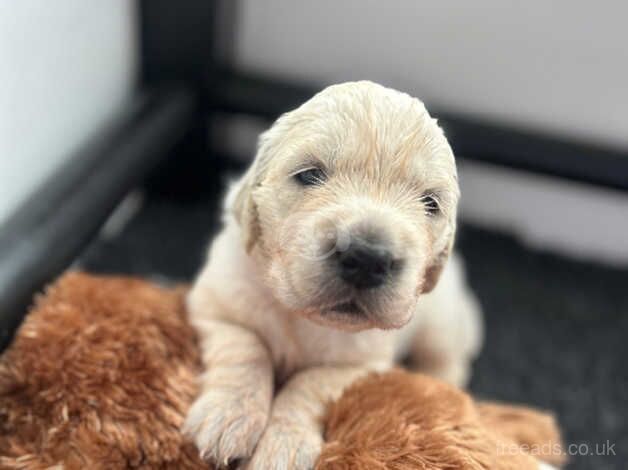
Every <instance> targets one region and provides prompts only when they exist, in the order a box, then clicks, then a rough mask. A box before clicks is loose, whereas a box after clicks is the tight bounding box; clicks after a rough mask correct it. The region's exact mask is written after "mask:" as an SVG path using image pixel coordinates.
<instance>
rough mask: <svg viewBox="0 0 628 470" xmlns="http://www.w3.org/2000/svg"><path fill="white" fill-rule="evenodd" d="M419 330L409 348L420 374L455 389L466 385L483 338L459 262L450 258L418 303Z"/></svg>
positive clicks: (479, 317) (478, 313)
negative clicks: (429, 291) (439, 380)
mask: <svg viewBox="0 0 628 470" xmlns="http://www.w3.org/2000/svg"><path fill="white" fill-rule="evenodd" d="M416 315H417V317H418V318H417V320H418V325H419V326H418V328H417V333H416V336H415V338H414V341H413V343H412V345H411V356H412V360H413V363H414V364H415V365H416V366H417V368H419V369H420V370H421V371H422V372H425V373H427V374H430V375H432V376H434V377H436V378H439V379H442V380H445V381H446V382H449V383H452V384H454V385H457V386H464V385H466V384H467V382H468V380H469V378H470V373H471V362H472V361H473V359H474V358H475V357H476V356H477V354H478V352H479V350H480V348H481V345H482V339H483V324H482V313H481V310H480V306H479V303H478V302H477V300H476V298H475V296H474V294H473V293H472V292H471V290H470V289H469V287H468V286H467V284H466V281H465V279H464V274H463V270H462V262H461V260H460V259H459V258H458V257H457V256H455V255H454V256H452V258H451V259H450V261H449V263H448V265H447V267H446V268H445V271H444V272H443V275H442V276H441V279H440V281H439V283H438V285H437V286H436V288H435V289H434V290H433V291H432V292H431V293H429V294H427V295H425V296H424V297H423V298H422V299H420V300H419V305H418V307H417V312H416Z"/></svg>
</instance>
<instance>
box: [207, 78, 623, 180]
mask: <svg viewBox="0 0 628 470" xmlns="http://www.w3.org/2000/svg"><path fill="white" fill-rule="evenodd" d="M320 88H321V87H316V86H313V85H307V84H298V83H292V82H289V81H285V80H275V79H272V78H265V77H259V76H255V75H247V74H243V73H240V72H233V71H228V70H227V71H224V70H223V71H222V72H221V73H219V74H217V75H216V76H215V77H214V78H213V79H212V81H210V82H209V83H208V88H207V93H206V95H207V96H208V100H209V101H208V102H207V103H206V104H205V110H206V111H207V112H210V110H212V109H218V110H221V111H226V112H233V113H242V114H249V115H257V116H260V117H263V118H267V119H274V118H276V117H277V116H278V115H280V114H281V113H283V112H285V111H288V110H290V109H293V108H295V107H297V106H298V105H299V104H301V103H303V102H304V101H305V100H307V99H309V98H310V97H311V96H312V95H313V94H314V93H315V92H316V91H318V90H319V89H320ZM430 112H431V114H432V115H433V116H434V117H437V118H438V120H439V122H440V124H441V125H442V126H443V128H444V129H445V131H446V134H447V137H448V139H449V141H450V143H451V145H452V147H453V149H454V152H455V154H456V155H457V156H459V157H461V158H463V159H468V160H476V161H481V162H486V163H490V164H495V165H500V166H505V167H510V168H514V169H520V170H525V171H529V172H534V173H540V174H545V175H550V176H556V177H560V178H566V179H569V180H573V181H579V182H583V183H589V184H595V185H600V186H604V187H608V188H613V189H619V190H628V151H618V150H613V149H610V148H603V147H599V146H595V145H590V144H587V143H578V142H572V141H569V140H565V139H561V138H556V137H553V136H548V135H542V134H538V133H536V132H530V131H522V130H519V129H515V128H512V127H508V126H504V125H501V124H497V123H493V122H488V121H484V120H481V119H476V118H474V117H470V116H461V115H458V114H455V113H449V112H444V111H439V110H438V109H431V110H430Z"/></svg>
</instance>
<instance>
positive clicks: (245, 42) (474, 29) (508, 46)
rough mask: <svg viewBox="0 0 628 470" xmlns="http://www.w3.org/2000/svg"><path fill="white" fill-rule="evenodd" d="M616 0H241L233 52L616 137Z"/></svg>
mask: <svg viewBox="0 0 628 470" xmlns="http://www.w3.org/2000/svg"><path fill="white" fill-rule="evenodd" d="M626 18H628V2H625V1H608V2H602V3H600V2H586V1H581V0H554V1H551V2H548V1H545V0H529V1H525V2H515V1H504V0H476V1H467V2H461V1H453V0H427V1H416V0H386V1H381V0H343V1H336V0H317V1H310V0H263V1H258V0H242V7H241V8H240V23H239V28H240V29H239V42H238V44H237V49H236V51H237V62H238V64H239V65H240V66H242V67H244V68H246V69H254V70H258V71H265V72H270V73H281V74H283V75H288V76H292V77H297V78H303V79H307V80H313V81H322V82H323V83H325V82H338V81H346V80H352V79H359V78H369V79H372V80H375V81H380V82H383V83H385V84H388V85H390V86H393V87H397V88H400V89H403V90H405V91H408V92H410V93H413V94H415V95H416V96H418V97H420V98H422V99H423V100H424V101H426V102H427V103H428V104H431V105H433V106H434V105H436V106H438V107H441V108H446V109H451V110H455V111H458V112H468V113H473V114H480V115H484V116H489V117H491V118H499V119H502V120H505V121H510V122H513V123H517V124H523V125H525V126H530V127H533V128H537V129H547V130H550V131H552V132H558V133H561V134H565V135H570V136H575V137H579V138H587V139H589V138H592V139H595V140H599V141H601V142H604V143H612V144H614V145H617V146H621V147H624V148H628V111H627V109H626V108H627V106H628V85H627V84H628V47H626V45H627V44H628V28H626Z"/></svg>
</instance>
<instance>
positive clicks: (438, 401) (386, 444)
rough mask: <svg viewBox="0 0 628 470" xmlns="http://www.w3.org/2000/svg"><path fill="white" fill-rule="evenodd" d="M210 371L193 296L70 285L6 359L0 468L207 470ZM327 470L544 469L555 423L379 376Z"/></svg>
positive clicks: (350, 394) (344, 423) (40, 303)
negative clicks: (193, 316)
mask: <svg viewBox="0 0 628 470" xmlns="http://www.w3.org/2000/svg"><path fill="white" fill-rule="evenodd" d="M199 369H200V363H199V357H198V350H197V348H196V344H195V341H194V334H193V331H192V330H191V328H190V327H189V325H188V324H187V322H186V318H185V311H184V306H183V290H182V289H166V288H160V287H158V286H155V285H153V284H151V283H149V282H146V281H142V280H139V279H133V278H114V277H96V276H90V275H87V274H80V273H70V274H67V275H65V276H64V277H62V278H61V279H60V280H59V281H57V283H55V284H54V285H53V286H51V287H50V288H49V289H48V290H47V292H46V293H45V294H44V295H42V296H40V297H38V298H37V300H36V302H35V307H34V308H33V310H32V311H31V312H30V314H29V315H28V317H27V318H26V320H25V322H24V324H23V325H22V327H21V328H20V330H19V332H18V334H17V336H16V338H15V340H14V342H13V344H12V345H11V347H10V348H9V349H8V350H7V351H6V352H5V353H4V355H3V356H2V358H1V359H0V468H6V469H44V468H65V469H74V468H90V469H99V468H102V469H117V468H161V469H201V468H208V467H207V464H205V463H203V462H202V461H200V460H199V458H198V455H197V451H196V449H195V448H194V446H193V445H192V444H190V443H188V442H186V441H185V440H184V439H183V437H182V435H181V434H180V433H179V427H180V425H181V424H182V422H183V419H184V416H185V412H186V410H187V407H188V406H189V404H190V403H191V402H192V400H193V398H194V396H195V393H196V383H195V377H196V376H197V374H198V372H199ZM326 424H327V427H326V441H327V444H326V446H325V448H324V449H323V454H322V455H321V457H320V459H319V463H318V468H321V469H323V468H324V469H377V468H381V469H396V470H402V469H416V468H419V469H425V470H436V469H467V468H468V469H496V470H500V469H502V470H506V469H531V470H532V469H536V468H537V461H536V459H534V458H533V457H531V456H530V455H528V454H526V453H525V452H524V451H525V450H527V449H531V450H532V451H534V453H535V454H536V455H537V456H539V453H543V452H544V455H541V457H542V458H544V459H545V460H546V461H549V462H553V463H560V461H561V460H562V457H561V454H560V452H557V450H558V449H559V445H560V436H559V432H558V429H557V427H556V424H555V422H554V420H553V418H552V417H551V416H549V415H547V414H543V413H539V412H536V411H533V410H530V409H527V408H518V407H512V406H506V405H497V404H478V403H475V402H473V401H472V399H471V398H470V397H469V396H468V395H466V394H465V393H463V392H461V391H458V390H456V389H455V388H453V387H450V386H448V385H445V384H443V383H441V382H438V381H435V380H433V379H430V378H428V377H425V376H423V375H419V374H410V373H407V372H402V371H393V372H390V373H387V374H381V375H372V376H370V377H368V378H366V379H364V380H362V381H359V382H358V383H356V384H354V385H353V386H352V387H350V388H349V389H348V390H347V391H346V392H345V394H344V395H343V396H342V397H341V398H340V400H338V402H336V403H333V404H330V407H329V413H328V416H327V418H326Z"/></svg>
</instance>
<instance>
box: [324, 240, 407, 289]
mask: <svg viewBox="0 0 628 470" xmlns="http://www.w3.org/2000/svg"><path fill="white" fill-rule="evenodd" d="M334 262H335V263H336V264H337V269H338V273H339V276H340V278H341V279H342V280H343V281H345V282H346V283H347V284H349V285H350V286H352V287H355V288H356V289H373V288H375V287H379V286H381V285H382V284H384V283H385V282H387V281H388V280H390V279H391V278H392V277H393V275H394V273H395V272H396V271H397V267H398V265H399V261H396V260H395V259H394V257H393V254H392V252H391V251H390V250H389V249H388V248H387V247H386V245H385V244H383V243H381V242H373V241H369V240H364V239H360V238H352V239H351V241H350V243H349V246H348V247H347V248H346V249H345V250H344V251H339V252H337V253H336V256H335V259H334Z"/></svg>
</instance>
